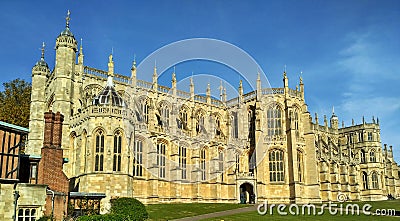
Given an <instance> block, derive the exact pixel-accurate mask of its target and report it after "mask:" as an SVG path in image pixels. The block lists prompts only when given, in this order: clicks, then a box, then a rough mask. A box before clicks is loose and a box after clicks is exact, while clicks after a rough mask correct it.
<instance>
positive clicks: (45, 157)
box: [38, 111, 68, 193]
mask: <svg viewBox="0 0 400 221" xmlns="http://www.w3.org/2000/svg"><path fill="white" fill-rule="evenodd" d="M44 118H45V125H44V128H45V130H44V141H43V148H42V159H41V160H40V163H39V173H38V178H39V179H38V183H39V184H47V185H48V186H49V188H50V189H51V190H54V191H58V192H62V193H68V178H67V176H66V175H65V174H64V172H63V163H64V158H63V150H62V149H61V139H62V122H63V120H64V116H63V115H62V114H60V112H57V113H53V112H51V111H49V112H46V113H45V114H44Z"/></svg>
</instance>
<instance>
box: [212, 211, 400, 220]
mask: <svg viewBox="0 0 400 221" xmlns="http://www.w3.org/2000/svg"><path fill="white" fill-rule="evenodd" d="M205 220H207V221H211V220H213V221H221V220H224V221H239V220H240V221H242V220H248V221H250V220H252V221H253V220H268V221H281V220H282V221H286V220H290V221H293V220H301V221H342V220H343V221H350V220H351V221H353V220H354V221H364V220H370V221H375V220H388V221H390V220H399V217H387V216H385V217H381V216H365V215H360V216H350V215H347V216H346V215H343V216H340V215H336V216H332V215H330V214H329V213H325V214H324V215H322V216H308V215H305V216H303V215H299V216H292V215H287V216H280V215H278V214H276V215H272V216H271V215H265V216H261V215H259V214H258V213H257V212H256V211H254V212H246V213H239V214H235V215H231V216H226V217H218V218H211V219H205Z"/></svg>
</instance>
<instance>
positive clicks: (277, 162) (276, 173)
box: [269, 149, 285, 182]
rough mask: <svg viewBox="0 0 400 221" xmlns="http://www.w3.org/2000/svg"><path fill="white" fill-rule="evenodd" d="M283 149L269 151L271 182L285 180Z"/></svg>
mask: <svg viewBox="0 0 400 221" xmlns="http://www.w3.org/2000/svg"><path fill="white" fill-rule="evenodd" d="M283 162H284V161H283V151H282V150H276V149H275V150H271V151H270V152H269V180H270V181H271V182H281V181H284V176H285V173H284V163H283Z"/></svg>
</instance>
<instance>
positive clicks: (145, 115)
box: [140, 99, 149, 124]
mask: <svg viewBox="0 0 400 221" xmlns="http://www.w3.org/2000/svg"><path fill="white" fill-rule="evenodd" d="M140 111H141V115H142V116H141V121H142V122H144V123H146V124H147V123H148V122H149V101H148V100H147V99H143V100H142V101H141V102H140Z"/></svg>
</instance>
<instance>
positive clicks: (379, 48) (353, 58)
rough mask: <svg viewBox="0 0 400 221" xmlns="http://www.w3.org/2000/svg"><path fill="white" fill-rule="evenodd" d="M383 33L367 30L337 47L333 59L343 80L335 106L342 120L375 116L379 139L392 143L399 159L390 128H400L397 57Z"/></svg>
mask: <svg viewBox="0 0 400 221" xmlns="http://www.w3.org/2000/svg"><path fill="white" fill-rule="evenodd" d="M386 36H387V35H383V34H382V33H379V32H377V31H376V30H375V31H374V30H370V31H368V32H365V33H359V34H357V33H352V34H349V36H348V37H347V40H349V44H348V46H347V47H345V48H343V49H342V50H340V52H339V56H340V57H339V59H338V60H337V62H336V66H337V68H338V69H339V70H341V71H343V73H344V74H343V75H342V76H341V77H342V78H343V79H344V80H345V81H346V84H347V87H346V89H345V90H344V91H342V94H341V96H342V99H343V100H342V101H341V104H340V106H339V109H340V110H341V112H342V119H344V120H345V121H346V122H349V121H351V119H352V118H354V117H356V118H359V119H356V122H357V123H360V122H361V117H362V115H365V116H366V118H365V119H366V120H367V119H368V122H371V120H370V119H371V116H379V119H380V122H381V124H380V126H381V130H382V136H381V137H382V143H389V144H391V145H393V149H394V152H395V153H394V155H395V158H396V159H397V162H399V160H400V139H399V138H398V133H393V131H399V129H400V116H398V113H399V112H400V90H399V87H398V85H400V77H399V74H398V71H397V69H396V68H397V66H398V64H399V63H400V58H399V57H398V52H397V49H396V48H395V47H391V42H390V41H389V39H387V38H386ZM360 115H361V116H360ZM347 125H348V123H347Z"/></svg>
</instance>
